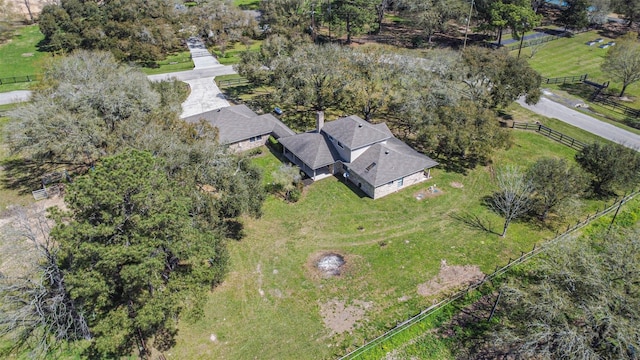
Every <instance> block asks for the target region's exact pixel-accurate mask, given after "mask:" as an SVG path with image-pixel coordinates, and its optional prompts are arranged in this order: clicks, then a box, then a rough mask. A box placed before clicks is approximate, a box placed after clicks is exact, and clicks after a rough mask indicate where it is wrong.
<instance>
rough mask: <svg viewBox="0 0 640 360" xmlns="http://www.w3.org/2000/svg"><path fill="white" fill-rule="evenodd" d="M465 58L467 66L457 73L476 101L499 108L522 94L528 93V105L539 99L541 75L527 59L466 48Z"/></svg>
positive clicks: (493, 51) (526, 96)
mask: <svg viewBox="0 0 640 360" xmlns="http://www.w3.org/2000/svg"><path fill="white" fill-rule="evenodd" d="M462 60H463V63H464V65H465V69H464V70H463V71H459V72H457V75H458V76H459V77H460V80H461V81H462V82H463V83H464V84H465V85H466V86H467V89H468V91H469V94H470V97H471V99H472V100H473V101H476V102H478V103H479V104H481V105H483V106H488V107H490V108H498V107H503V106H507V105H509V104H510V103H511V102H513V101H515V100H516V99H518V98H519V97H521V96H525V98H526V99H525V100H526V102H527V103H528V104H535V103H536V102H538V100H539V99H540V95H541V93H540V84H541V83H542V77H541V76H540V74H538V73H537V72H536V71H535V70H533V69H532V68H531V67H530V66H529V64H528V63H527V62H526V60H524V59H517V58H515V57H513V56H511V55H509V53H508V52H507V51H505V50H498V51H496V50H491V49H486V48H480V47H467V48H466V49H465V50H464V51H463V52H462Z"/></svg>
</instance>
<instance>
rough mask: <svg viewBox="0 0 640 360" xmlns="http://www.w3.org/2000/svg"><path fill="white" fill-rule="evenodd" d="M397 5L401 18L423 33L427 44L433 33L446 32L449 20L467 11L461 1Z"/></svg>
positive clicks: (417, 1) (415, 1) (411, 1)
mask: <svg viewBox="0 0 640 360" xmlns="http://www.w3.org/2000/svg"><path fill="white" fill-rule="evenodd" d="M398 3H399V4H398V5H397V6H398V8H399V9H400V12H401V14H402V16H404V17H407V18H409V19H411V20H412V23H413V25H415V26H416V27H417V28H419V29H420V30H422V31H424V33H425V35H426V36H427V38H428V41H429V42H431V39H432V37H433V35H434V34H435V33H437V32H444V31H445V30H447V26H448V23H449V21H450V20H458V19H460V18H462V17H463V15H464V16H466V15H465V14H466V9H467V6H466V4H464V3H463V2H461V1H444V0H427V1H422V0H403V1H399V2H398Z"/></svg>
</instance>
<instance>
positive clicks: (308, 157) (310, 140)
mask: <svg viewBox="0 0 640 360" xmlns="http://www.w3.org/2000/svg"><path fill="white" fill-rule="evenodd" d="M279 141H280V143H281V144H282V146H284V147H285V148H286V149H287V150H289V151H290V152H292V153H293V154H294V155H295V156H296V157H297V158H299V159H300V160H302V162H304V163H305V164H307V166H309V167H310V168H312V169H314V170H315V169H319V168H321V167H323V166H327V165H329V164H333V163H335V162H336V161H337V160H339V159H340V156H339V155H338V153H337V152H336V151H335V149H334V148H333V146H332V145H331V144H330V143H329V142H328V141H327V139H326V138H325V137H324V136H323V135H322V134H318V133H317V132H308V133H302V134H297V135H293V136H288V137H285V138H281V139H280V140H279Z"/></svg>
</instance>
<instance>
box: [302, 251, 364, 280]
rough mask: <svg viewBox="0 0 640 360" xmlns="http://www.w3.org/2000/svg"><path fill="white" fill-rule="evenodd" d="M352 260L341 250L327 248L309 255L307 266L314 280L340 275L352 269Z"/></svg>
mask: <svg viewBox="0 0 640 360" xmlns="http://www.w3.org/2000/svg"><path fill="white" fill-rule="evenodd" d="M351 260H352V258H351V256H350V255H346V254H344V253H342V252H341V251H335V250H325V251H320V252H317V253H315V254H312V255H311V256H309V259H308V260H307V262H306V264H305V268H306V269H307V272H308V273H309V274H310V277H311V278H312V279H313V280H318V279H328V278H333V277H340V276H342V275H343V274H345V273H346V272H349V271H350V270H351V267H352V265H351V264H352V262H351Z"/></svg>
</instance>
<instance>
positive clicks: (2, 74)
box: [0, 25, 49, 92]
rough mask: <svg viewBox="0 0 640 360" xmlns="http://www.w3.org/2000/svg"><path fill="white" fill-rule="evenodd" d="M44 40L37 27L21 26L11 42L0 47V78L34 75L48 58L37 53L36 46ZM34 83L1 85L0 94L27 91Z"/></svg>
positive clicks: (47, 55) (46, 55)
mask: <svg viewBox="0 0 640 360" xmlns="http://www.w3.org/2000/svg"><path fill="white" fill-rule="evenodd" d="M42 39H44V35H42V33H41V32H40V29H39V28H38V25H30V26H23V27H20V28H19V29H17V30H16V34H15V35H14V36H13V38H12V39H11V40H9V41H8V42H6V43H4V44H2V45H0V78H9V77H13V76H25V75H36V74H40V73H41V68H42V66H43V64H44V62H45V61H46V59H47V58H49V54H48V53H46V52H40V51H38V48H37V44H38V43H39V42H40V41H41V40H42ZM32 84H34V82H25V83H16V84H3V85H0V92H5V91H13V90H24V89H28V88H29V87H30V86H31V85H32Z"/></svg>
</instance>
